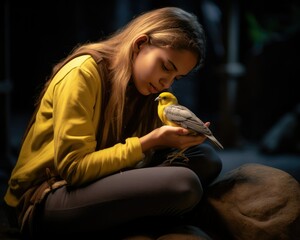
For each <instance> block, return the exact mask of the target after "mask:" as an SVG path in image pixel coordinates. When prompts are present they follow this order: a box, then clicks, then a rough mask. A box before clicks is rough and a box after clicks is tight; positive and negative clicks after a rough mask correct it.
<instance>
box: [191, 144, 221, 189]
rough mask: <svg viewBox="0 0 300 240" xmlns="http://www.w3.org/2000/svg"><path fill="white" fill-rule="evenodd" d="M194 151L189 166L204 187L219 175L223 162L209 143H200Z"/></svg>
mask: <svg viewBox="0 0 300 240" xmlns="http://www.w3.org/2000/svg"><path fill="white" fill-rule="evenodd" d="M194 151H195V153H196V154H194V156H193V157H192V161H191V163H190V166H191V168H192V169H193V170H194V171H195V173H196V174H197V175H198V177H199V179H200V180H201V183H202V186H203V187H205V186H207V185H209V184H210V183H211V182H212V181H213V180H214V179H215V178H217V177H218V176H219V174H220V172H221V170H222V167H223V164H222V161H221V158H220V156H219V155H218V154H217V152H216V150H215V149H214V148H213V147H212V146H211V145H209V144H201V145H200V146H197V147H196V149H195V150H194Z"/></svg>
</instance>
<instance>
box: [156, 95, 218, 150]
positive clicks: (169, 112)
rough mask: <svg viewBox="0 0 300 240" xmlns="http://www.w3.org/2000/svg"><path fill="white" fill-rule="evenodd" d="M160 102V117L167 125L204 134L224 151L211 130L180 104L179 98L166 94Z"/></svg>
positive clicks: (160, 97) (160, 96)
mask: <svg viewBox="0 0 300 240" xmlns="http://www.w3.org/2000/svg"><path fill="white" fill-rule="evenodd" d="M156 100H158V101H159V104H158V115H159V117H160V119H161V120H162V122H163V123H164V124H166V125H171V126H180V127H183V128H186V129H189V130H190V131H191V134H203V135H205V136H206V137H207V138H208V139H209V140H210V141H211V142H213V143H214V144H215V145H216V146H218V147H219V148H221V149H223V146H222V144H221V143H220V142H219V141H218V140H217V139H216V138H215V136H214V135H213V134H212V132H211V131H210V129H209V128H208V127H207V126H206V125H205V124H204V122H203V121H202V120H201V119H199V118H198V117H197V116H196V114H194V113H193V112H192V111H191V110H190V109H189V108H187V107H185V106H183V105H180V104H178V101H177V98H176V97H175V96H174V95H173V94H172V93H170V92H164V93H161V94H160V95H159V97H157V98H156Z"/></svg>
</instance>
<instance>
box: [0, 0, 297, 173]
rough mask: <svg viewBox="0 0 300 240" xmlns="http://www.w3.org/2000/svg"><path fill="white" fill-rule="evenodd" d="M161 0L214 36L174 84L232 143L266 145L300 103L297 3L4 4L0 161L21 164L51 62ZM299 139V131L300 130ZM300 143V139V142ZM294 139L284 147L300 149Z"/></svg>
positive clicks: (182, 99)
mask: <svg viewBox="0 0 300 240" xmlns="http://www.w3.org/2000/svg"><path fill="white" fill-rule="evenodd" d="M162 6H179V7H182V8H184V9H186V10H188V11H192V12H194V13H195V14H196V15H197V16H198V18H199V21H200V22H201V23H202V24H203V26H204V29H205V31H206V34H207V40H208V48H207V59H206V62H205V65H204V67H203V68H202V69H201V70H200V71H199V72H198V73H196V74H194V75H192V76H191V77H190V78H189V79H186V80H184V81H179V82H178V83H176V85H175V86H174V90H175V92H176V93H177V95H178V97H179V100H180V103H182V104H184V105H187V106H188V107H190V108H191V109H192V110H193V111H194V112H195V113H196V114H197V115H198V116H199V117H200V118H201V119H203V120H205V121H210V122H211V129H212V130H213V132H214V133H215V135H216V136H217V138H219V140H220V141H221V142H222V143H223V144H224V146H225V147H226V148H227V149H231V148H241V147H244V146H245V145H247V144H253V143H254V144H258V145H259V144H261V142H262V140H263V139H264V138H265V136H266V134H268V132H270V131H271V130H272V129H273V128H274V126H275V125H276V124H277V123H278V122H279V121H280V120H281V119H282V118H283V117H284V116H285V115H286V114H289V113H293V112H294V111H295V108H296V107H297V106H298V105H299V103H300V94H299V87H298V85H299V80H300V73H299V67H300V66H299V56H300V54H299V53H300V52H299V43H300V7H299V6H300V4H299V1H296V0H295V1H284V2H282V1H281V2H279V1H275V2H271V3H270V2H266V1H257V0H253V1H234V0H232V1H199V0H198V1H196V0H195V1H191V0H184V1H163V0H160V1H157V0H153V1H145V0H144V1H134V0H124V1H122V0H111V1H108V2H105V3H104V2H102V1H96V2H94V1H89V0H86V1H77V0H72V1H53V0H52V1H46V0H44V1H38V2H36V1H17V0H10V1H9V0H3V1H2V2H1V16H2V17H1V28H0V29H1V63H2V64H1V69H0V81H1V85H0V100H1V102H0V104H1V105H0V107H1V109H0V114H1V115H0V116H1V118H0V123H1V130H0V133H1V142H0V146H1V149H0V150H1V154H2V156H1V161H0V162H1V164H0V166H2V167H3V168H5V167H7V166H8V168H9V167H10V166H12V165H13V163H14V162H15V161H16V156H17V153H18V151H19V143H20V140H21V136H22V133H23V131H24V128H25V125H26V123H27V121H28V118H29V116H30V114H31V113H32V111H33V105H34V101H35V98H36V97H37V95H38V93H39V91H40V89H41V88H42V85H43V83H44V81H45V79H46V77H47V76H48V75H49V74H50V71H51V68H52V66H53V65H54V64H55V63H56V62H58V61H59V60H61V59H62V58H63V57H65V56H66V55H67V54H68V53H69V52H70V51H71V50H72V48H73V47H74V46H75V45H76V44H77V43H82V42H87V41H96V40H98V39H100V38H101V37H103V36H106V35H107V34H110V33H112V32H113V31H115V30H116V29H118V28H119V27H121V26H122V25H124V24H125V23H127V22H128V21H129V20H130V19H131V18H132V17H134V16H135V15H137V14H139V13H141V12H143V11H147V10H150V9H153V8H157V7H162ZM298 139H299V138H298ZM297 144H298V142H297ZM297 144H296V143H295V142H293V144H288V145H289V146H288V147H287V146H286V147H285V148H284V149H283V151H288V152H295V151H296V152H297V153H298V151H299V146H298V145H297Z"/></svg>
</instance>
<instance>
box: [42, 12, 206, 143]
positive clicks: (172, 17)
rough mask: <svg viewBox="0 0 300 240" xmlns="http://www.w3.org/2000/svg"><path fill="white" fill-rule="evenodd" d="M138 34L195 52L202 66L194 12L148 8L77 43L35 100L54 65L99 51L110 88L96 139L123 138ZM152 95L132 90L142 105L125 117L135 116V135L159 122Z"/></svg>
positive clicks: (202, 44) (158, 43) (201, 40)
mask: <svg viewBox="0 0 300 240" xmlns="http://www.w3.org/2000/svg"><path fill="white" fill-rule="evenodd" d="M141 34H145V35H147V36H148V37H149V42H150V44H152V45H155V46H158V47H166V46H168V47H171V48H173V49H186V50H190V51H193V52H195V53H196V54H197V56H198V62H197V66H196V68H198V67H199V66H201V65H202V63H203V61H204V57H205V35H204V31H203V28H202V26H201V25H200V24H199V22H198V20H197V17H196V16H195V15H194V14H191V13H188V12H186V11H184V10H183V9H180V8H176V7H164V8H159V9H155V10H151V11H148V12H146V13H143V14H141V15H139V16H137V17H135V18H133V19H132V21H130V22H129V23H128V24H127V25H125V26H124V27H123V28H121V29H119V30H118V31H116V32H115V33H114V34H112V35H110V36H108V37H107V38H106V39H101V40H100V41H98V42H93V43H86V44H83V45H81V46H77V47H76V48H75V49H74V50H73V51H72V52H71V53H70V55H69V56H68V57H67V58H66V59H64V61H62V62H60V63H58V64H57V65H56V66H55V67H54V68H53V73H52V75H51V76H50V79H49V80H48V82H46V85H45V88H44V90H43V91H42V93H41V95H40V98H39V100H38V104H39V102H40V100H41V98H42V96H43V94H44V92H45V91H46V88H47V86H48V85H49V81H51V78H53V75H54V73H55V72H56V70H57V69H59V68H60V67H61V66H62V65H63V64H64V63H65V62H66V61H67V60H68V59H70V58H72V56H73V55H75V54H76V53H78V52H80V51H83V52H84V50H85V49H92V50H96V51H97V52H99V53H101V55H102V57H103V59H105V62H106V63H107V65H108V66H107V69H108V71H107V72H108V76H107V78H106V79H105V81H106V82H108V84H107V85H108V86H110V89H104V91H109V98H108V102H107V106H106V110H105V113H104V121H103V123H104V125H103V129H102V136H100V138H101V139H98V141H100V143H101V144H100V146H101V148H104V147H106V146H110V145H112V144H114V143H116V142H120V141H124V139H125V138H126V137H127V136H126V134H125V135H124V128H125V127H128V126H125V124H126V123H124V115H125V113H126V111H125V107H126V109H128V106H127V105H130V100H128V101H126V95H127V93H128V89H129V88H130V87H129V86H130V84H129V83H130V80H131V77H132V56H133V47H132V46H133V42H134V41H135V40H136V39H137V38H138V37H139V36H140V35H141ZM155 97H156V96H155V95H149V96H142V95H141V94H138V93H136V94H135V98H139V99H138V101H140V102H142V103H143V106H142V107H141V108H139V109H138V111H136V112H134V113H133V114H134V118H133V116H129V117H128V118H129V119H134V121H130V123H131V125H134V127H132V126H130V127H131V129H133V130H134V132H135V134H136V135H137V136H141V135H143V134H146V133H148V132H149V131H151V130H153V129H154V128H155V127H158V126H159V125H160V121H159V119H158V117H157V113H156V103H155V101H154V98H155ZM132 107H133V106H132ZM102 114H103V113H102ZM131 133H132V131H131V132H130V131H129V132H128V134H131ZM109 139H110V140H109Z"/></svg>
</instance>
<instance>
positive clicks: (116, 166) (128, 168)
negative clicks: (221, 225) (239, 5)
mask: <svg viewBox="0 0 300 240" xmlns="http://www.w3.org/2000/svg"><path fill="white" fill-rule="evenodd" d="M204 55H205V36H204V32H203V29H202V27H201V25H200V24H199V23H198V21H197V18H196V17H195V16H194V15H193V14H191V13H188V12H186V11H184V10H182V9H180V8H175V7H165V8H161V9H156V10H152V11H149V12H146V13H144V14H142V15H140V16H138V17H136V18H134V19H133V20H132V21H131V22H129V23H128V24H127V25H126V26H124V27H123V28H122V29H120V30H119V31H117V32H116V33H115V34H113V35H111V36H109V37H107V38H106V39H102V40H101V41H99V42H95V43H89V44H85V45H81V46H79V47H77V48H76V49H74V50H73V51H72V53H70V55H69V56H68V57H67V58H66V59H65V60H64V61H62V62H60V63H58V64H57V65H56V66H55V67H54V69H53V73H52V75H51V77H50V78H49V80H48V81H47V83H46V84H45V88H44V90H43V91H42V93H41V95H40V98H39V100H38V102H37V106H36V111H35V113H34V114H33V117H32V119H31V122H30V124H29V126H28V129H27V131H26V133H25V136H24V140H23V144H22V147H21V150H20V154H19V158H18V161H17V163H16V166H15V168H14V169H13V171H12V174H11V178H10V180H9V186H8V189H7V193H6V195H5V202H6V203H7V205H8V206H9V207H10V208H12V209H14V210H15V213H16V217H17V219H18V226H19V227H20V230H21V232H22V234H23V235H24V236H29V237H31V238H35V237H36V238H38V237H40V235H41V234H42V236H43V237H44V238H45V237H46V236H62V234H63V235H64V236H71V235H72V234H74V235H75V236H76V235H77V234H81V233H82V234H87V233H97V234H100V235H99V236H101V234H103V235H104V234H106V233H108V232H111V233H113V232H116V231H117V232H118V231H119V229H121V228H122V227H124V226H126V228H128V231H129V230H131V229H132V230H133V229H139V228H140V227H141V228H142V227H143V226H148V227H149V229H152V230H153V231H154V229H153V226H154V225H155V224H157V223H158V222H159V221H161V223H163V222H164V221H162V219H166V218H167V219H168V221H165V222H164V223H166V224H171V223H172V222H173V221H174V222H176V221H177V220H179V219H180V220H184V219H185V218H186V216H190V215H191V214H190V213H191V212H192V210H193V209H194V208H195V206H196V205H197V204H198V203H199V201H200V200H201V197H202V194H203V188H205V186H207V185H208V184H209V183H210V182H212V181H213V180H214V179H215V178H216V177H217V176H218V174H219V173H220V171H221V161H220V159H219V157H218V155H217V153H216V152H215V151H214V149H213V148H212V147H210V145H207V144H204V143H203V142H204V141H205V136H190V135H188V131H187V130H186V129H183V128H180V127H171V126H162V124H161V122H160V120H159V118H158V116H157V102H156V101H154V99H155V98H156V97H157V96H158V94H159V93H160V92H162V91H167V90H169V89H170V87H171V85H172V83H173V82H174V81H175V80H179V79H181V78H182V80H181V81H184V76H186V75H188V74H189V73H190V72H191V71H194V70H196V69H197V68H199V67H200V66H201V64H202V63H203V60H204ZM207 125H209V123H207ZM186 147H190V148H189V150H188V151H187V152H186V156H187V157H188V158H189V162H188V163H181V160H180V159H178V161H174V166H173V165H168V164H164V162H165V160H166V156H167V154H169V153H170V152H171V151H174V150H175V149H182V148H186ZM146 163H148V164H146ZM152 220H153V221H152ZM161 226H162V225H161ZM58 234H60V235H58ZM77 236H78V235H77Z"/></svg>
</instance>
